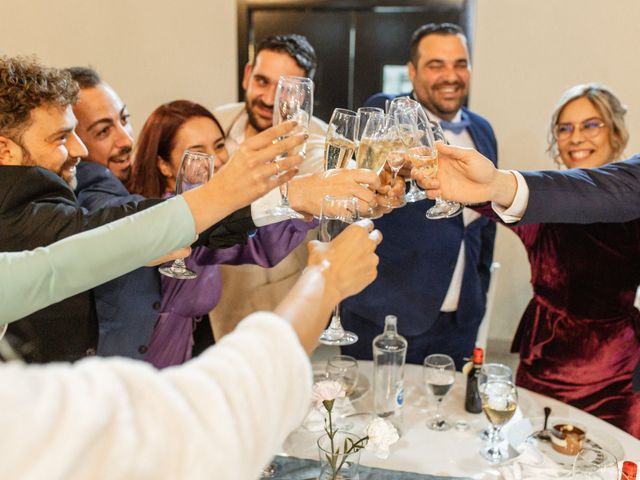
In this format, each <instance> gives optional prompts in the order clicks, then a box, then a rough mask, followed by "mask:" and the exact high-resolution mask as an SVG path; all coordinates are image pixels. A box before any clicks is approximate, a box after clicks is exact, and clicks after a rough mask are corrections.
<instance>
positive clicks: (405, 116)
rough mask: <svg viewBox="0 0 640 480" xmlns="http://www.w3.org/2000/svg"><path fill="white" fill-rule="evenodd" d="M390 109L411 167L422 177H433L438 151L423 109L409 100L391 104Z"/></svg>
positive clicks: (436, 168)
mask: <svg viewBox="0 0 640 480" xmlns="http://www.w3.org/2000/svg"><path fill="white" fill-rule="evenodd" d="M392 109H393V118H394V121H395V123H396V126H397V130H398V132H399V137H400V139H401V140H402V142H403V143H404V146H405V147H406V151H407V155H408V157H409V160H411V163H412V165H413V167H414V168H416V169H418V171H420V173H422V175H424V176H428V177H432V176H434V175H435V174H436V173H437V171H438V151H437V150H436V148H435V139H434V137H433V130H432V129H431V122H430V121H429V118H428V117H427V115H426V113H425V112H424V109H423V108H422V106H421V105H420V104H419V103H418V102H416V101H415V100H411V99H410V98H404V99H402V101H400V100H399V101H398V102H396V103H395V104H392Z"/></svg>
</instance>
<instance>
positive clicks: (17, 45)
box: [0, 0, 237, 131]
mask: <svg viewBox="0 0 640 480" xmlns="http://www.w3.org/2000/svg"><path fill="white" fill-rule="evenodd" d="M236 42H237V40H236V6H235V2H233V1H232V0H184V1H181V2H176V1H173V0H110V1H108V2H104V1H97V0H62V2H51V1H48V0H27V1H25V2H14V4H13V6H12V8H11V14H10V15H5V21H4V22H3V26H2V28H1V29H0V45H2V48H1V51H2V53H4V54H8V55H15V54H19V53H20V54H33V53H35V54H37V55H38V57H39V58H40V59H41V60H42V61H43V62H45V63H47V64H49V65H53V66H58V67H66V66H71V65H88V64H90V65H92V66H93V67H95V68H96V69H97V70H98V71H99V73H100V74H101V75H102V77H103V78H104V79H105V80H106V81H107V82H108V83H110V84H112V85H113V87H114V88H115V89H116V91H117V92H118V93H119V94H120V95H121V96H122V98H123V100H124V102H125V103H127V104H128V105H129V110H130V113H131V114H132V118H131V120H132V122H133V125H134V128H135V130H136V131H139V130H140V127H141V125H142V123H143V122H144V120H145V119H146V117H147V115H148V114H149V113H151V111H152V110H153V109H154V108H155V107H157V106H158V105H160V104H161V103H162V102H166V101H170V100H175V99H178V98H188V99H190V100H195V101H199V102H202V103H204V104H205V105H207V106H211V107H212V106H215V105H219V104H222V103H226V102H229V101H235V99H236V90H235V89H236V65H237V46H236Z"/></svg>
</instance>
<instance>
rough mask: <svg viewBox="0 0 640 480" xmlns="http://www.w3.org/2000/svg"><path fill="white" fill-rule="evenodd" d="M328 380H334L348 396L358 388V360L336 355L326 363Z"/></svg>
mask: <svg viewBox="0 0 640 480" xmlns="http://www.w3.org/2000/svg"><path fill="white" fill-rule="evenodd" d="M327 375H328V377H329V380H335V381H336V382H338V383H339V384H340V385H342V386H343V387H344V391H345V393H346V395H347V396H350V395H352V394H353V392H354V391H355V389H356V387H357V386H358V360H356V359H355V358H353V357H350V356H349V355H336V356H334V357H331V358H330V359H329V361H328V362H327Z"/></svg>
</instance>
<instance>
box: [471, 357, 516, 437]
mask: <svg viewBox="0 0 640 480" xmlns="http://www.w3.org/2000/svg"><path fill="white" fill-rule="evenodd" d="M491 380H503V381H505V382H513V371H512V370H511V368H510V367H508V366H507V365H503V364H501V363H485V364H484V365H482V368H480V374H479V375H478V391H479V392H480V393H482V391H483V390H484V386H485V385H486V384H487V382H489V381H491ZM495 435H498V436H497V437H496V441H501V440H502V436H500V435H499V434H497V433H496V429H495V428H494V426H493V425H492V424H491V423H489V426H488V427H487V428H485V429H484V430H482V432H480V438H481V439H482V440H486V441H489V442H491V441H492V439H493V437H494V436H495Z"/></svg>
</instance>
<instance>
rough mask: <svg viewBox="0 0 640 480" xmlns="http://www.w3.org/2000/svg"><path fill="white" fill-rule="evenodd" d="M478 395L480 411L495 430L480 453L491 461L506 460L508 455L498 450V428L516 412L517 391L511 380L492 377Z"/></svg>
mask: <svg viewBox="0 0 640 480" xmlns="http://www.w3.org/2000/svg"><path fill="white" fill-rule="evenodd" d="M480 397H481V398H482V411H483V412H484V414H485V415H486V416H487V418H488V419H489V422H491V424H492V425H493V426H494V428H495V429H496V430H497V431H496V435H494V437H493V438H492V439H491V443H490V444H489V446H488V447H485V448H483V449H482V450H480V455H482V457H483V458H484V459H485V460H488V461H489V462H491V463H500V462H502V461H504V460H506V459H507V458H508V455H507V454H506V453H505V452H503V451H501V450H500V446H499V445H498V442H497V437H498V434H499V432H500V429H501V428H502V427H503V426H504V425H505V424H506V423H507V422H508V421H509V420H511V417H513V415H514V414H515V413H516V408H517V406H518V391H517V390H516V386H515V385H514V384H513V383H512V382H508V381H505V380H497V379H494V380H489V381H488V382H487V383H486V384H485V385H484V388H483V389H482V391H481V392H480Z"/></svg>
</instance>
